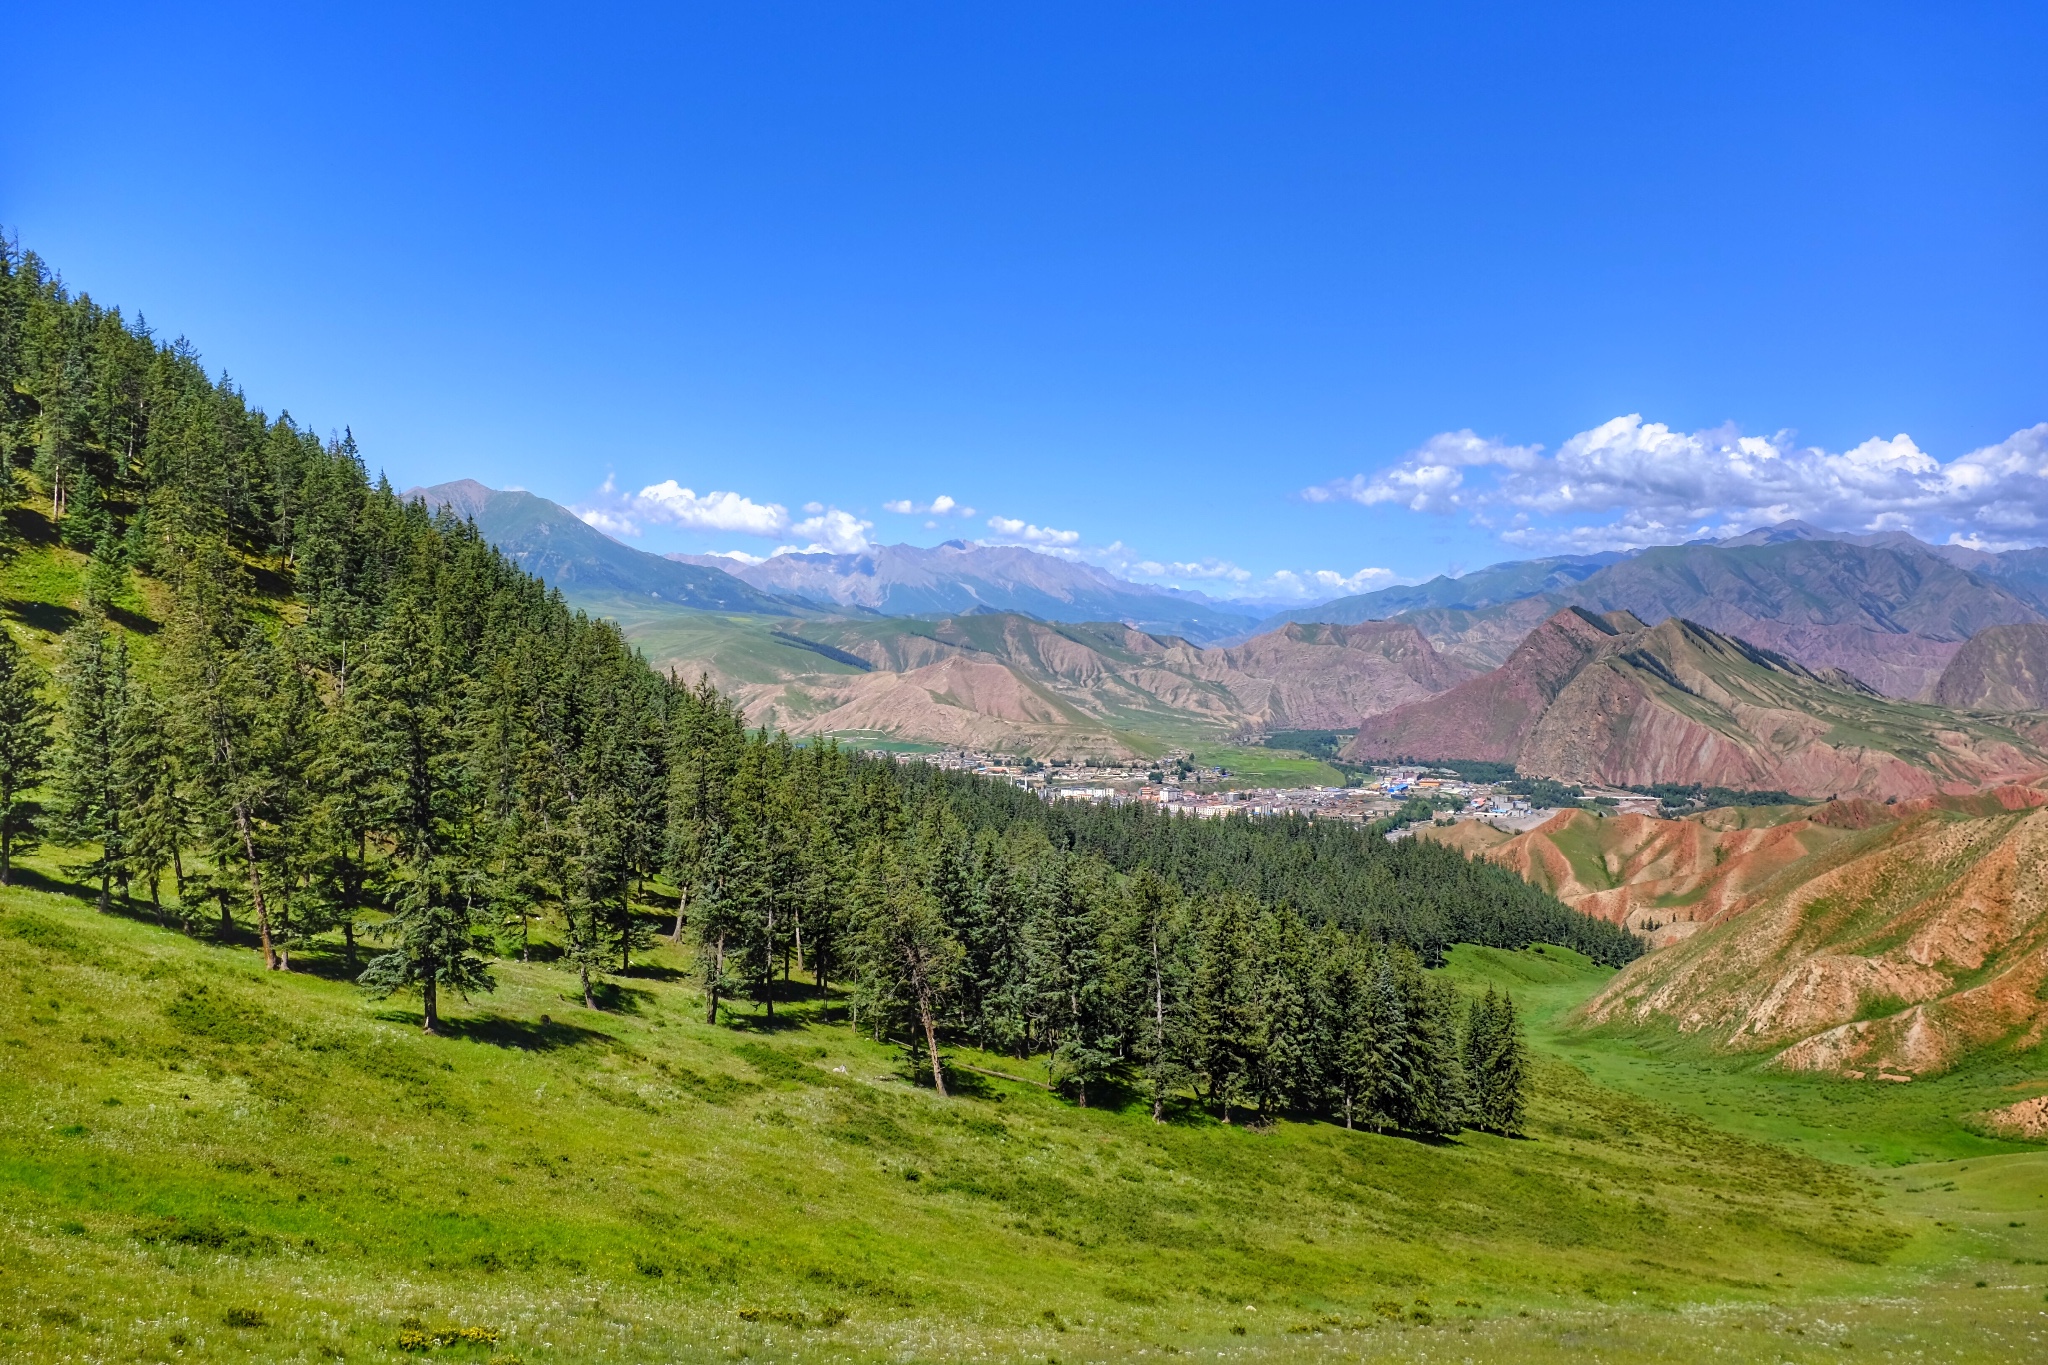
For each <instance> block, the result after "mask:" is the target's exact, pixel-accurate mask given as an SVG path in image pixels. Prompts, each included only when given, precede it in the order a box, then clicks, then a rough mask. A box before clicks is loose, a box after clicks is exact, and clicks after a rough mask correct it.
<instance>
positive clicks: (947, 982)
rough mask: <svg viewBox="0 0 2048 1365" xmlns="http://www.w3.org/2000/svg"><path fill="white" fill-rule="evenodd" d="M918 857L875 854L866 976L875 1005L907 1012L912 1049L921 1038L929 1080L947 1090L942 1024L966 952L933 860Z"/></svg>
mask: <svg viewBox="0 0 2048 1365" xmlns="http://www.w3.org/2000/svg"><path fill="white" fill-rule="evenodd" d="M878 851H879V850H878ZM916 861H917V860H914V859H908V858H905V859H893V860H883V859H880V858H877V859H875V860H874V861H873V862H872V863H871V864H870V866H869V868H868V872H869V875H868V876H867V877H866V878H864V879H863V888H862V890H863V893H864V894H863V901H864V903H863V905H862V906H861V911H860V917H861V927H860V934H859V938H860V945H861V948H860V951H861V967H862V976H863V984H864V985H865V986H866V987H867V988H868V990H869V991H870V992H871V999H872V1001H873V1003H874V1006H875V1007H876V1008H877V1009H878V1010H880V1011H886V1010H888V1008H889V1007H890V1006H891V1005H893V1006H895V1007H896V1009H897V1010H900V1011H901V1012H902V1014H903V1015H904V1016H905V1018H904V1022H905V1023H906V1024H907V1025H908V1030H907V1031H908V1033H909V1036H910V1040H911V1041H910V1048H911V1051H912V1053H913V1054H915V1053H916V1051H917V1050H918V1044H919V1043H922V1044H923V1051H924V1054H925V1055H924V1061H925V1062H926V1063H927V1064H928V1065H929V1066H930V1068H931V1075H932V1087H933V1088H934V1089H935V1090H937V1091H938V1092H939V1093H940V1094H941V1095H944V1094H945V1093H946V1072H945V1065H944V1062H943V1060H942V1058H941V1056H940V1053H939V1033H938V1025H939V1018H940V1015H941V1012H942V1011H943V1010H944V1009H945V1007H946V1005H947V1003H948V1002H949V1001H950V1000H951V998H952V996H953V994H954V991H955V989H956V986H957V983H958V980H959V973H960V964H961V957H962V954H961V951H960V944H959V940H957V939H956V938H954V936H953V933H952V930H951V929H950V928H949V927H948V925H947V923H946V916H945V914H944V912H943V910H942V908H941V906H940V905H939V903H938V901H937V899H936V898H935V897H934V896H933V894H932V886H931V883H932V878H931V875H930V874H931V868H930V867H929V866H926V867H919V866H917V865H916ZM877 1022H879V1018H878V1020H877Z"/></svg>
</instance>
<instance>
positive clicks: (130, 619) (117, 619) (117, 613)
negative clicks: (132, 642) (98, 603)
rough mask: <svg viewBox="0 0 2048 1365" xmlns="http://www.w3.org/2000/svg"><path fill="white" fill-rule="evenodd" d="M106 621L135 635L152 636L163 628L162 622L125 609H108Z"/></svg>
mask: <svg viewBox="0 0 2048 1365" xmlns="http://www.w3.org/2000/svg"><path fill="white" fill-rule="evenodd" d="M107 619H108V620H109V621H112V622H113V623H114V624H115V625H117V626H119V627H121V629H123V630H125V631H128V632H130V633H132V634H135V635H154V634H156V633H157V632H158V631H160V630H162V629H163V628H164V627H163V622H161V621H158V620H155V619H154V618H152V617H148V616H143V615H141V614H140V613H138V612H132V611H130V610H128V609H127V608H126V607H114V606H110V607H108V608H107Z"/></svg>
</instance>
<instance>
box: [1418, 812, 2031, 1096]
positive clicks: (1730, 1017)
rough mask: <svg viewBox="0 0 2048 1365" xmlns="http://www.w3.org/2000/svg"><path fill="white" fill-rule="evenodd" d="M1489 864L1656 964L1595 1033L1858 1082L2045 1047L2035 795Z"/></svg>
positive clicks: (1720, 815)
mask: <svg viewBox="0 0 2048 1365" xmlns="http://www.w3.org/2000/svg"><path fill="white" fill-rule="evenodd" d="M1444 833H1446V834H1448V833H1450V831H1445V832H1444ZM1486 856H1487V857H1489V858H1492V859H1494V860H1495V861H1498V862H1501V863H1503V864H1505V865H1506V866H1509V867H1512V868H1514V869H1516V870H1517V871H1519V872H1521V873H1522V874H1523V875H1524V876H1527V877H1528V878H1529V879H1530V880H1532V881H1534V882H1536V883H1537V884H1539V885H1542V886H1545V887H1547V888H1548V889H1550V890H1552V891H1553V892H1555V893H1556V894H1557V895H1558V897H1559V898H1560V899H1562V900H1564V901H1565V902H1566V903H1567V904H1570V905H1573V906H1575V907H1577V908H1578V909H1581V910H1584V911H1587V912H1589V913H1593V914H1598V915H1600V916H1601V917H1603V918H1606V919H1610V920H1613V921H1615V922H1617V923H1623V924H1627V925H1629V926H1630V927H1632V928H1635V929H1638V930H1639V931H1642V932H1645V933H1646V934H1648V935H1649V936H1650V937H1651V939H1652V940H1653V941H1655V942H1657V943H1659V944H1660V945H1661V947H1660V950H1659V951H1657V952H1654V953H1652V954H1650V955H1649V956H1647V957H1645V958H1643V959H1641V960H1639V961H1637V962H1635V963H1633V964H1631V965H1630V966H1629V967H1628V968H1627V969H1626V970H1625V971H1623V972H1622V973H1621V975H1619V976H1618V977H1616V978H1615V980H1614V981H1613V982H1612V983H1611V984H1610V985H1609V986H1608V987H1607V989H1606V990H1604V991H1603V992H1602V993H1601V994H1600V995H1599V996H1598V997H1596V998H1595V999H1594V1000H1593V1001H1592V1002H1591V1003H1590V1004H1589V1005H1588V1006H1587V1007H1586V1011H1585V1019H1586V1021H1587V1022H1588V1023H1590V1024H1602V1023H1632V1024H1646V1023H1657V1022H1663V1023H1668V1024H1672V1025H1675V1026H1676V1027H1678V1028H1680V1029H1682V1030H1684V1031H1686V1032H1691V1033H1700V1034H1704V1035H1706V1036H1708V1037H1710V1038H1712V1039H1713V1040H1714V1041H1715V1042H1717V1043H1719V1044H1721V1045H1722V1046H1725V1047H1729V1048H1734V1049H1739V1050H1767V1051H1770V1052H1773V1053H1775V1054H1776V1060H1777V1062H1778V1064H1780V1065H1783V1066H1787V1067H1793V1068H1797V1069H1802V1070H1828V1071H1835V1072H1839V1073H1841V1074H1844V1075H1849V1076H1852V1077H1856V1076H1863V1077H1874V1076H1876V1075H1878V1074H1880V1073H1883V1074H1888V1075H1894V1076H1913V1075H1923V1074H1927V1073H1930V1072H1934V1071H1939V1070H1942V1069H1944V1068H1945V1067H1947V1066H1949V1065H1950V1064H1952V1063H1953V1062H1954V1061H1955V1060H1956V1059H1957V1058H1958V1057H1960V1056H1962V1055H1963V1054H1965V1053H1968V1052H1972V1051H1975V1050H1978V1049H1982V1048H2013V1049H2025V1048H2030V1047H2033V1046H2036V1045H2038V1044H2039V1043H2041V1042H2042V1041H2043V1040H2044V1035H2048V1001H2044V1000H2043V998H2042V992H2043V990H2044V989H2048V795H2044V794H2043V793H2042V792H2040V791H2037V790H2034V789H2032V788H2023V787H2004V788H1999V789H1997V790H1994V791H1991V792H1987V793H1984V794H1981V795H1978V796H1974V797H1968V798H1957V797H1934V798H1928V799H1923V800H1918V801H1901V802H1897V803H1895V804H1890V805H1887V804H1884V803H1881V802H1870V801H1839V802H1831V803H1828V804H1827V805H1824V806H1819V807H1814V808H1811V809H1806V810H1791V809H1787V808H1783V807H1780V808H1776V809H1773V810H1750V811H1714V812H1709V813H1707V814H1705V815H1700V816H1693V817H1689V818H1687V819H1684V820H1659V819H1654V818H1651V817H1646V816H1620V817H1615V818H1610V819H1600V818H1598V817H1596V816H1594V815H1592V814H1591V813H1589V812H1583V811H1575V812H1566V813H1563V814H1561V815H1559V816H1558V817H1557V818H1555V819H1553V820H1551V821H1549V822H1548V823H1546V824H1544V825H1542V826H1540V827H1539V828H1537V829H1535V830H1531V831H1529V832H1528V833H1526V834H1523V835H1519V836H1516V837H1515V838H1513V839H1511V840H1508V841H1507V842H1505V843H1502V844H1500V845H1498V846H1496V847H1494V848H1492V849H1490V850H1488V851H1487V853H1486Z"/></svg>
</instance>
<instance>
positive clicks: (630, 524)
mask: <svg viewBox="0 0 2048 1365" xmlns="http://www.w3.org/2000/svg"><path fill="white" fill-rule="evenodd" d="M571 510H572V511H574V512H575V513H576V515H577V516H578V517H579V518H581V519H582V520H583V522H584V523H585V524H586V525H589V526H595V527H596V528H597V529H598V530H600V531H602V532H604V533H605V534H606V535H608V536H611V537H613V538H614V539H616V538H617V537H619V536H637V535H639V534H640V526H639V523H637V522H635V521H634V520H633V519H632V518H631V517H628V516H625V515H623V514H621V513H617V512H608V511H606V510H605V509H604V508H602V507H577V508H572V509H571Z"/></svg>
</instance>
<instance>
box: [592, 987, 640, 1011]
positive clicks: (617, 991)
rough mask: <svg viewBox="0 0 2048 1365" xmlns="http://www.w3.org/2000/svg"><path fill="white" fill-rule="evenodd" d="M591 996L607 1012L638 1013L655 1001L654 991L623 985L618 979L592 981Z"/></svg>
mask: <svg viewBox="0 0 2048 1365" xmlns="http://www.w3.org/2000/svg"><path fill="white" fill-rule="evenodd" d="M590 998H591V999H592V1000H595V1001H596V1002H597V1007H598V1008H599V1009H601V1010H603V1011H604V1012H605V1013H606V1014H635V1015H637V1014H639V1013H640V1012H641V1011H642V1010H644V1009H645V1008H647V1006H648V1004H649V1003H651V1002H652V1001H653V999H654V992H653V991H643V990H637V989H635V988H634V987H632V986H621V985H620V984H619V983H618V982H616V981H610V980H606V981H593V982H591V983H590Z"/></svg>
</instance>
